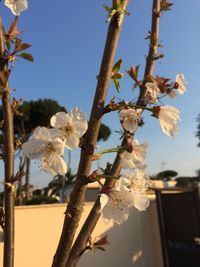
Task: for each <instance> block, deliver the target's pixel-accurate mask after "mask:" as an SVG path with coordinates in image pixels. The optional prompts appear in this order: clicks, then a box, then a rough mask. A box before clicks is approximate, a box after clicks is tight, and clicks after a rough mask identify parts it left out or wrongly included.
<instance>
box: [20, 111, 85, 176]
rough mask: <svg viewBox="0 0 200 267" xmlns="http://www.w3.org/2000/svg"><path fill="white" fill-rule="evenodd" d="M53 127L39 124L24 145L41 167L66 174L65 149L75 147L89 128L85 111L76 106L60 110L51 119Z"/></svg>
mask: <svg viewBox="0 0 200 267" xmlns="http://www.w3.org/2000/svg"><path fill="white" fill-rule="evenodd" d="M50 123H51V126H52V127H53V128H51V129H48V128H46V127H40V126H38V127H37V128H36V129H35V130H34V132H33V134H32V136H31V139H30V140H29V141H27V142H25V143H24V144H23V145H22V150H23V152H24V154H25V155H26V157H28V158H30V159H38V162H39V165H40V167H41V168H42V169H43V170H44V171H46V172H48V173H50V174H51V175H56V174H60V175H65V174H66V172H67V164H66V162H65V161H64V159H63V157H64V149H65V148H67V149H70V150H71V149H75V148H77V147H78V146H79V142H80V138H81V137H82V136H83V135H84V133H85V132H86V130H87V128H88V123H87V118H86V115H85V113H84V112H81V111H80V109H79V108H77V107H75V108H74V109H72V110H71V111H70V112H69V113H65V112H58V113H56V114H55V115H54V116H52V118H51V120H50Z"/></svg>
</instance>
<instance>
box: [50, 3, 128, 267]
mask: <svg viewBox="0 0 200 267" xmlns="http://www.w3.org/2000/svg"><path fill="white" fill-rule="evenodd" d="M127 4H128V0H125V3H124V9H125V8H126V6H127ZM123 17H124V15H122V14H119V13H116V14H115V15H114V16H113V17H112V19H111V21H110V25H109V28H108V33H107V39H106V44H105V48H104V53H103V58H102V63H101V67H100V73H99V76H98V82H97V87H96V93H95V97H94V101H93V107H92V111H91V115H90V120H89V125H88V130H87V132H86V136H85V140H84V142H83V145H82V149H81V158H80V163H79V168H78V174H77V179H76V183H75V185H74V188H73V191H72V193H71V195H70V203H69V205H68V206H67V210H66V212H65V219H64V225H63V230H62V234H61V237H60V241H59V244H58V248H57V251H56V254H55V256H54V259H53V264H52V267H64V266H65V264H66V262H67V259H68V256H69V253H70V248H71V245H72V242H73V239H74V235H75V232H76V229H77V227H78V223H79V220H80V217H81V214H82V211H83V204H84V196H85V191H86V187H87V185H86V184H87V177H88V175H89V173H90V169H91V162H92V155H93V153H94V147H95V144H96V141H97V137H98V133H99V128H100V124H101V117H102V115H103V108H104V102H105V98H106V95H107V91H108V87H109V83H110V78H111V73H112V67H113V62H114V57H115V52H116V48H117V44H118V40H119V35H120V29H121V26H122V22H123Z"/></svg>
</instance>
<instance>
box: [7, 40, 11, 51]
mask: <svg viewBox="0 0 200 267" xmlns="http://www.w3.org/2000/svg"><path fill="white" fill-rule="evenodd" d="M6 48H7V49H8V50H10V42H9V41H6Z"/></svg>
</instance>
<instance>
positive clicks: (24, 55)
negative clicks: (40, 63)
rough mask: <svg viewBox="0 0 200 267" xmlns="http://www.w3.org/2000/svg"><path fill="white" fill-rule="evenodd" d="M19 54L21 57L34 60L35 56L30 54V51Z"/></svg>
mask: <svg viewBox="0 0 200 267" xmlns="http://www.w3.org/2000/svg"><path fill="white" fill-rule="evenodd" d="M17 56H18V57H21V58H23V59H25V60H28V61H31V62H33V61H34V59H33V56H32V55H31V54H29V53H21V54H19V55H17Z"/></svg>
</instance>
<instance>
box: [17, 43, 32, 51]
mask: <svg viewBox="0 0 200 267" xmlns="http://www.w3.org/2000/svg"><path fill="white" fill-rule="evenodd" d="M29 47H31V45H30V44H26V43H24V44H21V46H20V50H19V51H23V50H25V49H28V48H29Z"/></svg>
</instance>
